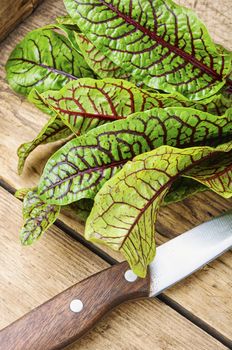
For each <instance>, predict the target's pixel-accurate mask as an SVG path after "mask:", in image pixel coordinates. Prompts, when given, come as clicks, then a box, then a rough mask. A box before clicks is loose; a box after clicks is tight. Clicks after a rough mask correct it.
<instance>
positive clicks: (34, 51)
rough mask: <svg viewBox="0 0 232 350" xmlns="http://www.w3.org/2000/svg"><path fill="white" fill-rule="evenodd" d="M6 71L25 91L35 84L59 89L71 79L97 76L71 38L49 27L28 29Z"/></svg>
mask: <svg viewBox="0 0 232 350" xmlns="http://www.w3.org/2000/svg"><path fill="white" fill-rule="evenodd" d="M6 71H7V79H8V82H9V83H10V85H11V87H12V88H13V89H14V90H15V91H16V92H19V93H21V94H23V95H28V94H29V92H30V90H31V89H32V88H34V87H36V89H37V90H38V91H39V92H41V91H45V90H49V89H51V90H58V89H60V88H62V86H64V85H65V84H67V82H69V81H70V80H76V79H78V78H80V77H85V76H86V77H93V76H94V74H93V72H92V70H91V69H90V68H89V66H88V65H87V64H86V63H85V60H84V58H83V56H82V55H81V54H80V53H78V52H77V51H76V50H74V49H73V48H72V46H71V44H70V42H69V40H68V39H67V38H66V37H64V36H63V35H61V34H59V33H56V32H55V31H52V30H50V29H37V30H34V31H32V32H30V33H28V34H27V35H26V37H25V38H24V39H23V40H22V41H21V42H20V43H19V44H18V45H17V46H16V48H15V49H14V50H13V52H12V53H11V55H10V57H9V60H8V62H7V64H6Z"/></svg>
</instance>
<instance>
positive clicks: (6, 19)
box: [0, 0, 42, 41]
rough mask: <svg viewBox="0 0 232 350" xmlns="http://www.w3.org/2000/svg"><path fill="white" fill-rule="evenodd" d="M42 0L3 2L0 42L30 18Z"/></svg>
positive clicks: (0, 13) (5, 0)
mask: <svg viewBox="0 0 232 350" xmlns="http://www.w3.org/2000/svg"><path fill="white" fill-rule="evenodd" d="M41 1H42V0H24V1H22V0H1V6H0V41H2V40H3V39H4V38H5V37H6V36H7V34H8V33H10V32H11V31H12V30H13V29H14V28H15V27H16V26H17V24H18V23H20V22H22V21H23V20H24V19H25V18H26V17H28V16H29V15H30V14H31V13H32V11H33V10H34V9H35V8H36V6H37V5H38V4H39V3H40V2H41Z"/></svg>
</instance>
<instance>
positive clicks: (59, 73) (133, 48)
mask: <svg viewBox="0 0 232 350" xmlns="http://www.w3.org/2000/svg"><path fill="white" fill-rule="evenodd" d="M64 3H65V5H66V8H67V11H68V15H67V16H64V17H59V18H57V20H56V23H55V24H51V25H48V26H46V27H43V28H40V29H37V30H34V31H32V32H30V33H29V34H27V35H26V37H25V38H24V39H23V40H22V42H21V43H19V44H18V45H17V46H16V48H15V49H14V51H13V52H12V53H11V56H10V57H9V60H8V62H7V65H6V71H7V78H8V81H9V84H10V85H11V87H12V88H13V89H14V90H15V91H16V92H18V93H20V94H23V95H25V96H27V98H28V100H29V101H30V102H32V103H33V104H34V105H35V106H37V107H38V108H39V109H40V110H42V111H43V112H45V113H47V114H48V115H49V116H50V117H49V119H48V122H47V124H46V125H45V126H44V127H43V129H42V130H41V131H40V133H39V134H38V135H37V137H36V138H35V139H34V140H32V141H30V142H27V143H24V144H22V145H21V146H20V147H19V149H18V156H19V163H18V171H19V173H20V174H21V173H22V171H23V167H24V163H25V161H26V159H27V157H28V155H29V154H30V153H31V152H32V151H33V150H34V149H35V148H36V147H37V146H38V145H41V144H45V143H50V142H54V141H57V140H63V141H64V145H63V146H62V147H60V148H59V149H58V151H56V152H55V153H54V154H53V155H52V156H51V158H50V159H49V160H48V162H47V164H46V166H45V169H44V171H43V174H42V176H41V179H40V181H39V184H38V186H37V187H36V188H32V189H22V190H19V191H18V192H17V194H16V195H17V196H18V197H20V198H23V199H24V206H23V217H24V226H23V228H22V230H21V233H20V238H21V241H22V243H23V244H25V245H27V244H31V243H33V242H34V241H35V240H36V239H38V238H39V237H40V236H41V235H42V234H43V233H44V231H45V230H46V229H47V228H48V227H49V226H50V225H51V224H52V223H53V222H54V221H55V220H56V218H57V217H58V215H59V212H60V208H61V207H63V206H67V207H71V208H72V209H74V210H75V211H77V213H78V214H80V217H81V218H82V219H83V220H85V219H86V218H87V216H88V215H89V216H88V219H87V222H86V232H85V236H86V238H87V239H90V240H93V241H96V242H99V243H103V244H106V245H108V246H110V247H112V248H113V249H115V250H118V251H121V252H122V253H123V255H124V256H125V258H126V259H127V260H128V262H129V264H130V266H131V268H132V269H133V270H134V272H135V273H136V274H138V275H139V276H141V277H144V276H145V275H146V270H147V265H148V264H149V263H150V262H151V260H152V259H153V258H154V256H155V238H154V237H155V222H156V217H157V213H158V211H159V209H160V207H161V206H163V205H167V204H169V203H172V202H175V201H179V200H181V199H183V198H185V197H187V196H189V195H191V194H194V193H196V192H199V191H204V190H205V189H210V190H212V191H215V192H216V193H218V194H219V195H221V196H223V197H224V198H230V197H231V196H232V108H230V107H231V101H232V98H231V93H232V80H231V78H230V76H231V70H232V68H231V61H232V54H231V52H229V51H227V50H226V49H225V48H223V47H222V46H220V45H218V44H215V43H214V42H213V41H212V39H211V38H210V36H209V34H208V32H207V30H206V28H205V26H204V25H203V24H202V23H201V21H200V20H199V19H198V18H197V17H196V15H195V14H194V13H193V12H192V11H191V10H189V9H187V8H184V7H181V6H178V5H176V4H175V3H174V2H173V1H171V0H157V1H155V2H152V1H148V0H138V1H137V0H136V1H133V2H132V1H129V0H124V1H103V0H99V1H97V0H94V1H92V0H88V1H84V0H82V1H81V2H79V1H78V0H64Z"/></svg>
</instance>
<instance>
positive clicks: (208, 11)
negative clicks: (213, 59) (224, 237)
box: [0, 0, 232, 349]
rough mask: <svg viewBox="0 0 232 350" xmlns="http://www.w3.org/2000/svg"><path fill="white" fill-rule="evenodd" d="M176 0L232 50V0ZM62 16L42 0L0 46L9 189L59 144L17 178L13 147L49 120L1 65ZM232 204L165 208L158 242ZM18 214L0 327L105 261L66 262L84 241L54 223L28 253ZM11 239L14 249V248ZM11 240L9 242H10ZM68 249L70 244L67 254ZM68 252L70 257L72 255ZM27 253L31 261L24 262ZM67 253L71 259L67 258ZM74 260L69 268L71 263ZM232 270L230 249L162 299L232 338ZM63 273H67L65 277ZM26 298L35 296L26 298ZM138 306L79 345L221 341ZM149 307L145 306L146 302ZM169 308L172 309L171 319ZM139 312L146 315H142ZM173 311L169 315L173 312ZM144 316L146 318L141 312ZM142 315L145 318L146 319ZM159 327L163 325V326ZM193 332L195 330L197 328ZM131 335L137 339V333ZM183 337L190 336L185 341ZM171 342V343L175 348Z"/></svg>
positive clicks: (200, 202)
mask: <svg viewBox="0 0 232 350" xmlns="http://www.w3.org/2000/svg"><path fill="white" fill-rule="evenodd" d="M178 2H179V3H181V4H184V5H185V6H191V7H195V9H196V11H197V12H198V14H199V16H200V17H201V18H202V19H203V20H204V22H205V23H206V24H207V27H208V29H209V31H210V33H211V34H212V36H213V38H214V39H215V40H216V41H217V42H218V43H220V44H224V46H226V47H227V48H229V49H231V48H232V43H231V41H230V36H229V34H230V33H231V31H232V23H231V20H230V18H231V6H232V5H231V1H230V0H223V1H222V0H221V1H214V0H207V1H206V0H205V1H197V0H195V1H193V0H192V1H191V0H188V1H184V0H181V1H180V0H179V1H178ZM62 13H64V8H63V5H62V1H61V0H59V1H55V0H50V1H49V0H45V1H44V3H43V4H42V5H41V6H40V7H38V9H37V10H36V11H35V12H34V14H32V15H31V16H30V18H28V19H27V20H26V21H24V22H23V23H22V24H21V25H20V26H19V27H18V28H17V30H15V31H14V32H13V33H12V34H10V35H9V37H8V38H7V40H5V41H4V42H3V43H2V45H1V48H0V51H1V57H0V101H1V102H0V137H1V139H0V140H1V141H0V163H1V173H0V179H1V180H2V181H3V182H4V184H6V185H7V186H8V185H9V186H11V187H12V188H13V189H16V188H20V187H25V186H32V185H35V184H36V182H37V180H38V177H39V174H40V172H41V170H42V167H43V164H44V161H45V160H46V159H47V157H48V154H49V152H51V151H53V150H54V149H55V146H54V145H53V146H50V147H48V146H41V147H40V148H38V150H36V151H34V152H33V154H32V155H31V156H30V158H29V161H28V162H27V164H26V169H25V171H24V173H23V176H21V177H19V176H18V175H17V171H16V169H17V155H16V150H17V148H18V146H19V145H20V143H22V142H26V141H27V140H31V139H32V138H33V137H34V136H35V135H36V134H37V132H38V131H39V130H40V128H41V127H42V125H43V124H44V122H45V121H46V119H47V117H46V115H44V114H42V113H41V112H39V111H38V110H37V109H35V108H34V107H33V106H32V105H30V104H29V103H28V102H26V101H25V99H24V98H23V97H21V96H19V95H16V94H14V93H13V92H12V91H11V89H10V88H9V86H8V85H7V83H6V81H5V73H4V69H3V68H4V64H5V62H6V60H7V57H8V55H9V53H10V51H11V50H12V48H13V47H14V45H15V44H16V43H17V42H18V41H19V40H20V39H21V38H22V37H23V35H25V33H26V32H28V31H29V30H31V29H33V28H36V27H38V26H42V25H44V24H46V23H51V22H52V20H53V19H54V18H55V17H56V16H57V15H61V14H62ZM38 164H39V165H38ZM11 201H13V199H12V198H11V197H9V200H8V202H7V201H6V202H5V204H4V205H3V204H2V207H4V208H5V210H7V213H8V208H9V205H10V203H11ZM13 202H14V203H16V202H17V205H16V204H15V205H16V206H19V203H18V201H16V200H14V201H13ZM231 207H232V201H231V200H223V199H221V198H220V197H219V196H217V195H215V194H213V193H209V192H207V193H205V194H200V195H197V196H195V197H192V198H190V199H187V200H185V201H184V202H183V203H181V204H173V205H171V206H169V207H167V208H165V209H163V210H162V211H161V213H160V216H159V222H158V231H159V234H158V235H157V241H158V243H162V242H164V241H166V240H167V239H170V238H171V237H173V236H175V235H176V234H179V233H182V232H184V231H185V230H187V229H189V228H191V227H193V226H195V225H197V224H199V223H201V222H203V221H206V220H207V219H210V218H211V217H212V216H215V215H217V214H219V213H220V212H223V211H225V210H227V209H228V208H231ZM12 209H13V207H12ZM12 212H13V210H12ZM15 215H18V219H17V220H19V215H20V213H19V212H18V214H11V219H9V218H6V216H3V218H4V220H3V222H2V224H3V229H4V230H6V229H5V227H7V226H8V224H9V220H12V223H11V224H12V226H11V231H12V232H11V237H12V239H11V240H12V241H13V242H11V240H10V239H9V237H10V235H9V237H8V236H7V235H6V237H8V238H7V239H6V243H5V246H6V249H8V250H7V252H8V255H7V257H8V259H6V258H4V261H7V264H8V265H9V266H8V265H7V268H6V265H5V266H4V265H3V264H1V269H2V271H3V272H2V274H4V275H5V271H6V270H7V269H8V268H9V271H11V273H9V276H8V280H6V281H4V282H5V287H4V288H5V295H6V296H5V299H4V302H2V305H1V309H0V314H1V315H2V314H3V315H5V313H6V310H8V311H7V312H8V317H7V318H6V319H5V323H4V324H2V326H4V325H6V324H7V323H9V322H12V321H13V320H14V319H15V318H17V316H20V315H21V314H22V313H24V312H26V311H27V310H28V309H29V308H32V307H34V306H35V305H38V304H39V303H40V302H42V301H44V300H46V299H48V298H49V297H50V296H51V295H54V294H56V293H57V292H59V291H61V290H62V289H64V288H65V287H66V286H68V285H65V283H67V284H69V285H71V284H72V283H75V282H77V280H78V279H79V269H83V271H82V272H84V269H85V264H87V265H86V273H88V274H91V273H93V272H95V271H96V268H95V259H96V261H97V262H98V261H100V259H99V258H98V257H96V255H94V254H93V253H91V252H88V254H89V255H90V256H91V264H90V266H91V267H90V266H89V265H88V264H89V263H90V260H88V259H87V256H86V255H85V254H86V253H85V252H86V249H84V248H81V249H80V248H79V250H78V249H77V254H74V255H73V259H72V258H71V259H70V261H69V258H70V256H71V255H70V249H71V250H72V252H74V251H75V249H74V248H75V246H76V245H77V246H78V247H79V245H78V244H77V243H76V242H74V241H71V240H69V238H67V237H65V235H64V234H62V233H61V232H60V231H59V230H58V229H57V228H56V227H55V226H53V228H52V229H51V230H50V232H51V235H49V234H48V235H46V238H44V239H43V240H42V241H41V242H39V243H38V244H37V245H36V246H35V248H29V250H30V253H29V252H28V251H27V250H26V251H25V250H24V249H23V248H21V247H20V246H19V243H18V241H17V232H18V228H19V225H18V226H17V225H15V226H13V223H14V222H15V220H16V219H15V217H14V216H15ZM60 220H61V222H63V223H64V224H65V225H66V228H65V230H66V231H70V230H72V232H73V233H75V234H76V236H77V237H78V235H79V234H83V230H84V227H83V225H82V224H80V223H79V222H77V220H76V219H75V216H74V215H73V214H71V213H68V214H67V213H63V214H62V215H61V218H60ZM18 222H19V221H18ZM16 226H17V227H16ZM54 231H56V232H58V231H59V234H58V235H56V236H54V235H53V232H54ZM4 232H5V234H7V233H6V231H4ZM62 241H63V242H64V251H63V253H62V252H60V250H62ZM69 242H71V246H70V249H69V248H68V243H69ZM11 244H12V249H11V248H10V247H11ZM56 244H57V247H56ZM7 245H9V247H8V246H7ZM7 247H8V248H7ZM65 249H67V252H66V250H65ZM82 249H83V251H82ZM102 249H103V248H102ZM104 249H105V248H104ZM56 250H58V252H59V256H58V254H57V255H55V256H54V253H55V252H56ZM34 251H36V252H37V253H36V254H38V255H39V258H40V259H41V260H43V259H44V261H46V262H47V261H48V262H49V265H51V266H52V267H53V273H54V274H55V276H56V278H57V284H58V286H56V283H55V285H54V284H53V283H50V279H51V278H52V277H49V278H50V279H48V277H47V273H49V271H46V269H45V268H44V270H42V271H40V270H39V277H40V279H39V280H38V279H37V275H36V274H35V271H36V266H38V265H39V261H37V260H36V261H35V262H33V263H32V265H33V266H31V264H30V262H31V259H32V257H33V253H31V252H34ZM49 251H50V252H51V253H53V254H51V257H50V259H48V254H49ZM22 252H23V253H22ZM27 252H28V253H27ZM14 253H15V254H14ZM107 253H108V254H111V256H113V257H114V258H117V259H118V260H121V257H120V256H119V255H117V254H115V253H112V252H111V251H109V250H107ZM62 254H63V255H62ZM66 254H67V256H68V259H67V256H66ZM27 255H28V260H27V259H26V257H27ZM64 256H66V260H65V258H64ZM63 258H64V260H65V261H66V265H65V264H64V265H65V267H66V270H65V271H66V272H64V271H63V267H64V266H63V264H61V265H62V269H61V272H60V270H59V271H57V268H56V264H58V262H61V261H62V260H63ZM47 259H48V260H47ZM75 259H76V260H75ZM41 260H40V262H41ZM85 260H86V261H87V260H88V262H86V261H85ZM69 263H70V268H68V266H69ZM14 264H15V265H16V266H20V268H21V274H19V279H18V277H17V276H18V275H17V274H16V273H15V272H14ZM27 264H29V265H27ZM79 264H80V266H79ZM104 265H105V263H103V262H102V261H100V265H99V269H100V268H102V267H103V266H104ZM88 266H89V270H88ZM97 266H98V265H97ZM74 267H75V268H77V267H78V268H77V275H75V274H74V273H73V271H74V270H73V268H74ZM231 267H232V259H231V253H230V252H229V253H227V254H225V255H224V256H223V257H221V258H220V259H218V260H217V261H215V262H214V263H212V264H210V265H209V266H208V267H207V268H205V269H203V270H202V271H200V272H198V273H197V274H195V275H193V276H191V277H190V278H188V279H187V280H185V281H183V282H182V283H180V284H179V285H178V286H176V287H173V288H171V289H170V290H169V291H167V292H166V293H165V296H164V297H165V298H166V299H165V300H166V303H168V304H169V305H170V306H171V307H173V308H175V309H176V310H177V311H178V312H180V313H184V314H185V315H186V317H188V318H189V319H190V320H191V321H192V322H194V323H197V324H198V325H200V326H201V327H203V328H204V329H206V330H207V331H209V333H210V334H213V335H214V336H218V337H219V338H220V339H227V340H228V339H231V338H232V316H231V315H232V298H231V276H232V274H231V271H232V270H231ZM31 268H32V272H31V274H30V272H29V270H30V269H31ZM24 269H26V270H25V271H26V272H25V274H29V276H27V275H24V272H23V271H24ZM0 271H1V270H0ZM60 273H61V275H62V276H60ZM80 274H81V272H80ZM70 275H71V276H70ZM82 277H83V274H82V275H80V279H81V278H82ZM12 279H16V281H17V283H18V285H14V284H13V286H12V283H14V282H12ZM60 279H61V282H60ZM58 280H59V281H58ZM25 281H28V283H25ZM44 281H46V283H43V282H44ZM52 281H53V280H52ZM62 281H63V282H62ZM8 283H10V285H11V286H12V288H11V291H10V293H9V291H8V294H9V297H8V294H7V293H6V291H7V290H8ZM60 283H61V284H60ZM62 283H63V284H62ZM19 285H20V286H21V287H20V288H29V292H27V289H25V290H26V292H25V297H24V292H23V291H22V290H21V294H19V293H18V291H17V288H18V286H19ZM37 285H38V290H39V291H41V289H42V286H43V287H44V288H45V289H46V293H47V294H46V293H45V294H44V292H42V294H41V299H40V298H39V296H38V299H36V300H37V304H36V303H35V300H34V298H37V296H36V295H34V292H33V293H32V290H34V288H36V286H37ZM56 287H57V289H56ZM58 287H59V288H60V289H59V288H58ZM30 292H31V293H32V295H31V294H30ZM49 293H50V294H49ZM38 294H39V293H38ZM19 295H20V306H21V305H22V304H23V305H24V306H25V308H21V307H19V306H17V302H14V303H13V304H12V303H11V299H14V300H16V301H18V298H19ZM29 295H30V298H28V296H29ZM28 299H29V300H28ZM33 300H34V304H33ZM153 303H155V305H156V308H155V312H154V311H153ZM136 305H137V304H136ZM139 305H140V303H139ZM141 305H142V306H141V307H137V306H136V307H134V306H128V309H124V307H123V308H120V311H119V314H120V317H119V319H118V323H117V322H116V323H115V322H114V320H115V318H114V317H116V316H113V321H112V320H111V318H110V317H108V318H107V321H106V323H104V322H103V323H101V326H100V328H97V329H96V330H95V332H93V333H91V334H90V336H89V337H87V338H84V339H87V340H85V341H84V340H83V342H81V346H86V347H85V348H86V349H98V346H99V349H100V348H103V349H106V348H110V349H119V348H120V346H121V348H122V349H141V348H143V349H153V348H155V349H169V348H170V349H173V348H177V349H182V348H183V349H188V348H192V347H193V346H196V348H197V346H198V348H199V349H207V348H210V349H212V348H213V349H217V348H220V347H218V344H217V345H213V347H212V346H211V345H208V344H206V345H205V344H204V341H203V342H202V343H201V344H199V343H197V342H196V343H195V342H194V344H192V342H191V341H190V338H191V337H194V340H195V339H196V337H195V335H194V332H195V328H196V327H195V328H194V327H193V326H192V323H189V322H187V321H186V319H184V321H183V319H182V318H181V321H178V322H187V325H185V326H183V332H181V329H179V330H178V329H177V332H176V335H175V331H176V330H175V322H177V321H176V318H177V319H178V320H179V317H180V315H179V314H178V312H176V311H174V310H172V309H171V308H170V307H167V306H166V305H165V304H164V303H161V302H160V301H155V302H145V303H141ZM144 305H146V307H145V306H144ZM147 305H148V306H147ZM151 305H152V307H151ZM160 308H161V309H162V308H163V309H162V310H164V312H163V313H162V312H161V311H160V313H158V314H157V312H158V310H159V309H160ZM166 308H167V309H168V310H169V312H167V309H166ZM141 309H144V310H146V311H144V313H141ZM2 310H3V312H2ZM165 312H167V315H166V316H165ZM15 313H16V314H15ZM133 313H134V314H133ZM140 313H141V318H140V316H139V314H140ZM152 313H153V315H152ZM170 313H171V315H172V316H170ZM6 314H7V313H6ZM143 314H144V316H142V315H143ZM136 315H137V316H136ZM147 315H148V316H147ZM136 317H138V319H139V320H142V319H143V321H142V322H141V323H140V324H139V323H138V322H139V321H136ZM149 317H150V319H149ZM3 319H4V318H3ZM133 320H134V321H133ZM145 320H146V321H148V322H146V321H145ZM156 320H158V322H156ZM107 322H109V323H110V322H113V323H112V324H111V326H110V330H109V331H108V330H107V327H108V326H107V325H108V324H109V323H107ZM178 322H177V323H178ZM158 324H159V325H160V326H159V327H158ZM153 325H154V328H153ZM179 325H180V323H178V324H177V326H176V327H177V328H178V326H179ZM101 327H103V328H101ZM111 327H112V329H111ZM128 327H129V329H128ZM134 327H135V328H134ZM136 327H137V328H136ZM147 327H148V329H147ZM149 327H150V328H149ZM157 327H158V328H157ZM188 327H190V329H192V328H191V327H193V329H194V331H191V330H190V331H189V330H188V329H187V328H188ZM102 329H103V330H102ZM154 329H156V330H157V332H155V333H154V334H155V336H152V335H151V334H153V333H152V332H154ZM196 329H197V332H198V331H199V330H198V328H196ZM98 332H99V333H98ZM117 332H119V333H118V334H120V337H119V339H116V335H117ZM133 332H134V334H135V336H133ZM159 332H161V333H159ZM168 332H170V336H168ZM188 332H189V334H191V337H190V336H189V334H187V333H188ZM182 333H183V334H182ZM148 334H149V337H151V338H150V339H147V335H148ZM203 334H204V333H203ZM101 337H103V338H104V340H102V338H101ZM123 337H125V339H126V341H128V346H127V345H125V342H124V338H123ZM156 337H158V339H155V338H156ZM170 337H171V338H170ZM183 337H186V338H185V339H184V338H183ZM199 337H200V338H201V335H199ZM207 339H208V338H207ZM210 339H211V338H210ZM140 341H141V343H140ZM98 342H99V343H98ZM136 342H138V345H136ZM172 343H173V347H172V346H171V345H170V344H172ZM139 344H140V345H139ZM186 344H187V345H186ZM203 344H204V345H203ZM100 345H101V346H100ZM83 348H84V347H83Z"/></svg>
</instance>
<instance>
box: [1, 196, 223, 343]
mask: <svg viewBox="0 0 232 350" xmlns="http://www.w3.org/2000/svg"><path fill="white" fill-rule="evenodd" d="M21 207H22V204H21V202H20V201H19V200H17V199H16V198H14V197H13V196H12V195H10V194H9V193H7V192H6V191H5V190H3V189H0V235H1V250H0V267H1V270H0V271H1V283H0V295H1V299H0V301H1V303H0V314H1V317H0V328H3V327H5V326H7V325H8V324H10V323H11V322H13V321H15V320H16V319H17V318H19V317H21V316H23V314H25V313H26V312H28V311H30V310H31V309H33V308H35V307H37V306H38V305H39V304H41V303H43V302H45V301H46V300H48V299H49V298H51V297H53V296H55V295H56V294H58V293H60V292H62V291H63V290H64V289H66V288H68V287H70V286H72V285H73V284H75V283H77V282H78V281H80V280H82V279H84V278H85V277H88V276H90V275H91V274H93V273H96V272H98V271H100V270H103V269H104V268H107V266H108V265H107V264H106V263H105V262H104V261H103V260H101V259H100V258H99V257H97V256H96V255H94V254H93V253H91V252H90V251H89V250H88V249H86V248H85V247H83V246H82V245H81V244H79V243H77V242H76V241H75V240H73V239H71V238H69V237H68V236H67V235H65V234H64V233H63V232H62V231H60V230H59V229H57V228H56V227H55V226H53V227H51V228H50V229H49V231H48V233H47V238H46V239H45V240H43V241H40V242H38V243H37V244H36V245H34V246H32V247H22V246H21V245H20V243H19V241H18V239H17V232H18V230H19V227H20V225H21V224H22V217H21ZM12 213H13V215H12ZM64 323H65V319H64ZM64 327H65V325H64ZM76 327H77V328H78V327H79V323H78V322H77V324H76ZM192 339H194V343H192ZM0 349H1V350H8V349H7V348H6V347H5V346H3V345H2V343H0ZM16 349H17V350H25V348H23V349H21V348H20V347H19V346H18V344H15V350H16ZM68 349H69V350H77V349H78V350H100V349H101V350H108V349H110V350H122V349H123V350H141V349H143V350H151V349H156V350H169V349H170V350H188V349H192V350H199V349H204V350H212V349H215V350H217V349H218V350H221V349H226V348H225V347H224V346H223V345H221V344H220V343H219V342H217V341H216V340H215V339H213V338H211V337H210V336H208V335H207V334H206V333H205V332H204V331H202V330H201V329H199V328H197V327H196V326H194V325H193V324H192V323H191V322H189V321H188V320H186V319H185V318H183V317H182V316H180V315H179V314H178V313H177V312H175V311H174V310H172V309H171V308H170V307H169V306H167V305H165V304H164V303H162V302H160V301H159V300H157V299H151V300H144V301H135V302H131V303H128V304H124V305H122V306H120V307H119V308H118V309H115V311H113V312H112V313H111V314H110V315H109V316H107V317H105V318H104V320H103V321H102V322H100V323H99V324H98V325H97V327H95V328H94V329H93V330H92V331H91V332H90V333H89V334H87V335H86V336H84V337H83V338H82V339H81V340H80V341H79V342H77V343H76V344H73V345H71V346H69V348H68ZM30 350H38V345H35V346H33V347H31V348H30Z"/></svg>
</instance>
